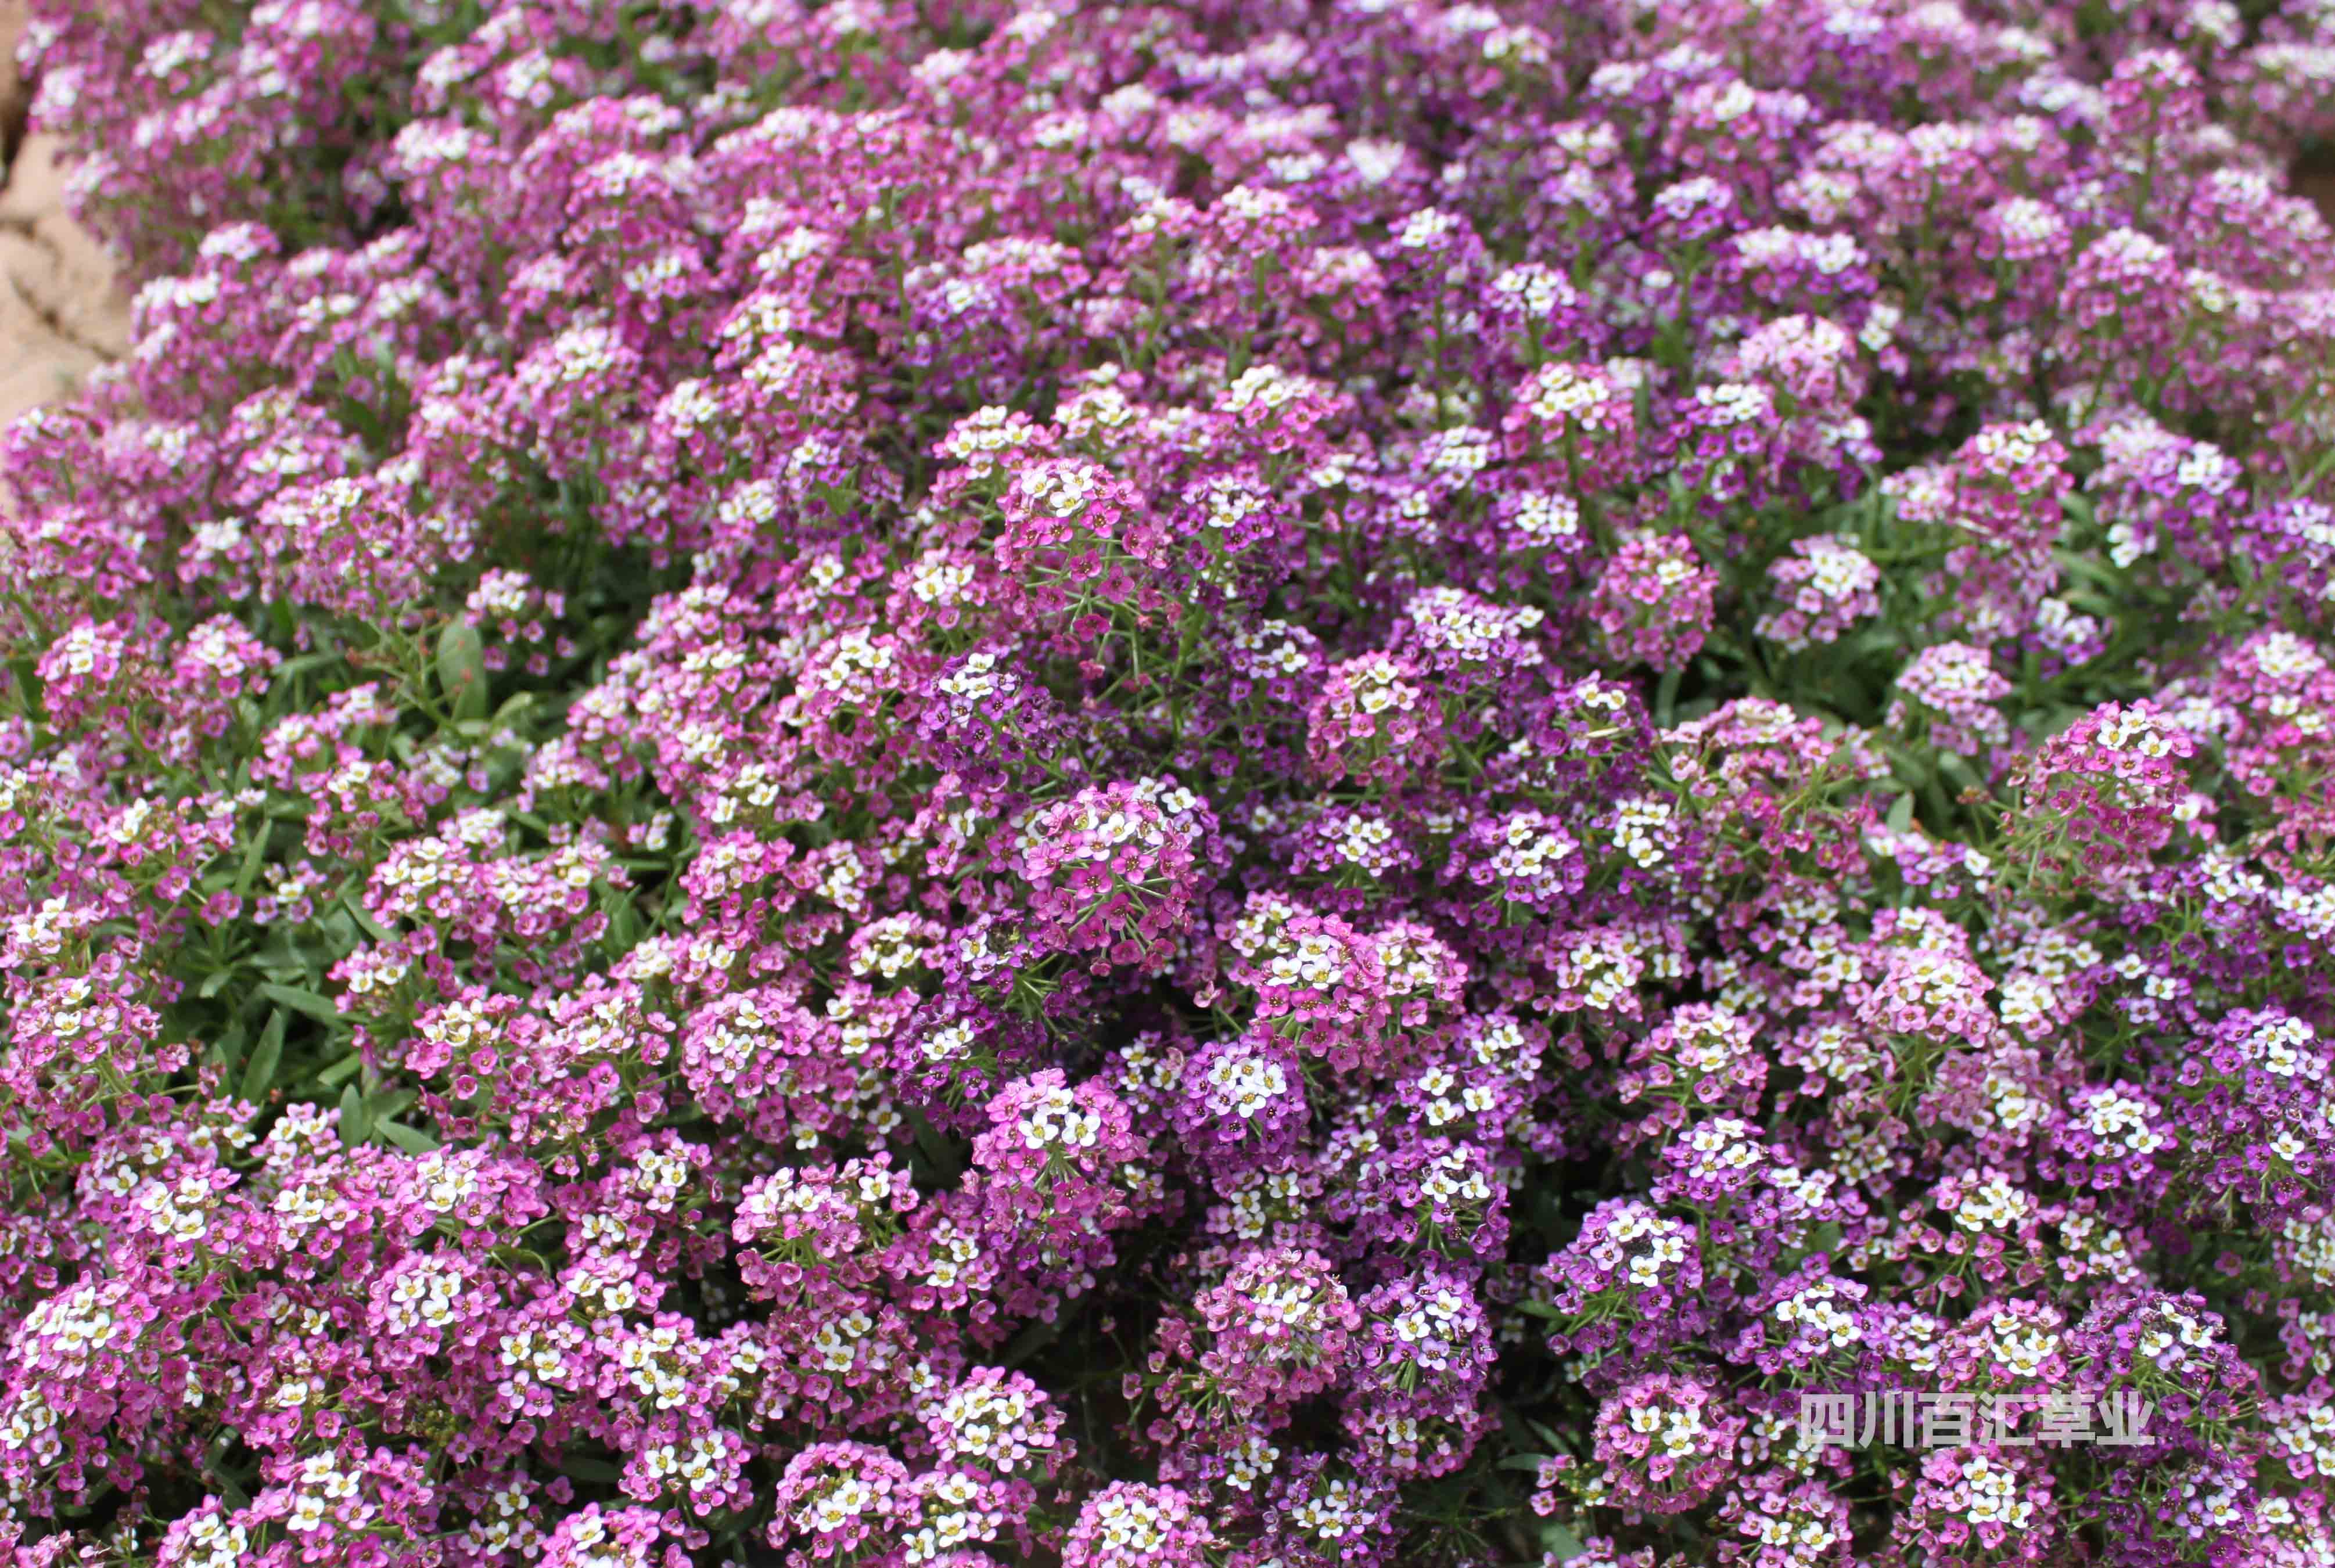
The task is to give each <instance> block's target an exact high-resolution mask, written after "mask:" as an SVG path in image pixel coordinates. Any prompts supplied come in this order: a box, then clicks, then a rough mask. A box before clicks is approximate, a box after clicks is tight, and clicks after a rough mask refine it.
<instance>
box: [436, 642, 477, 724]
mask: <svg viewBox="0 0 2335 1568" xmlns="http://www.w3.org/2000/svg"><path fill="white" fill-rule="evenodd" d="M438 684H439V686H440V688H441V689H442V690H443V691H444V692H445V693H446V700H447V702H450V703H451V704H452V705H453V709H454V717H455V718H456V719H457V720H464V721H468V720H478V719H483V718H485V717H486V714H487V661H486V650H485V647H484V646H483V644H480V641H479V629H478V628H477V627H476V626H473V625H471V624H470V623H469V622H468V621H455V622H451V623H450V624H448V625H447V627H446V629H445V630H444V631H442V632H441V633H439V634H438Z"/></svg>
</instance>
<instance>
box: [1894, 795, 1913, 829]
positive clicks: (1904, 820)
mask: <svg viewBox="0 0 2335 1568" xmlns="http://www.w3.org/2000/svg"><path fill="white" fill-rule="evenodd" d="M1888 822H1889V828H1890V830H1891V831H1892V832H1894V833H1903V832H1904V831H1905V829H1907V828H1911V827H1912V826H1913V825H1914V797H1913V796H1912V795H1910V794H1908V795H1900V796H1899V797H1897V799H1896V803H1895V804H1894V805H1893V806H1891V807H1890V808H1889V818H1888Z"/></svg>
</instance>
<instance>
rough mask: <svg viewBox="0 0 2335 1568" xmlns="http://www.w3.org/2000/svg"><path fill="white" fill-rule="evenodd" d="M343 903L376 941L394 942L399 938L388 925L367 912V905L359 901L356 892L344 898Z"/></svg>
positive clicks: (350, 915)
mask: <svg viewBox="0 0 2335 1568" xmlns="http://www.w3.org/2000/svg"><path fill="white" fill-rule="evenodd" d="M341 904H342V906H343V907H344V908H345V909H347V910H348V912H349V918H350V919H352V920H354V921H355V922H356V923H357V924H359V925H362V926H363V927H364V932H365V934H366V935H367V936H370V937H372V938H373V940H374V941H375V942H394V941H396V940H397V934H396V933H395V932H393V931H392V930H390V928H389V927H388V926H386V925H383V924H382V923H381V922H380V921H378V920H375V919H374V918H373V915H371V914H370V913H368V912H367V910H366V909H365V906H364V905H363V904H361V903H359V902H358V901H357V895H355V894H354V893H352V894H350V895H348V896H347V897H346V898H344V899H342V900H341Z"/></svg>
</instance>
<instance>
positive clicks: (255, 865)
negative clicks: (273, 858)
mask: <svg viewBox="0 0 2335 1568" xmlns="http://www.w3.org/2000/svg"><path fill="white" fill-rule="evenodd" d="M271 826H272V825H271V823H270V822H269V820H268V819H267V818H265V817H263V818H260V820H259V826H258V827H257V828H254V829H253V830H252V834H251V842H250V843H249V844H248V845H247V846H245V847H244V851H243V864H242V865H241V866H237V868H236V873H235V891H236V895H237V897H241V896H243V895H245V894H247V893H249V892H250V891H251V885H252V884H253V883H254V882H256V881H257V880H258V879H259V866H260V862H261V861H263V860H265V859H266V857H267V836H268V832H269V829H270V827H271Z"/></svg>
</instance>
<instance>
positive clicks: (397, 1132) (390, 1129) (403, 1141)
mask: <svg viewBox="0 0 2335 1568" xmlns="http://www.w3.org/2000/svg"><path fill="white" fill-rule="evenodd" d="M373 1130H374V1131H375V1132H378V1133H379V1134H381V1136H382V1137H385V1138H387V1139H388V1140H389V1141H390V1142H392V1143H393V1144H395V1145H396V1146H397V1147H400V1148H402V1149H403V1150H404V1151H405V1152H406V1153H408V1154H428V1153H429V1152H430V1151H431V1149H433V1148H436V1147H438V1140H437V1139H436V1138H434V1137H431V1136H430V1135H429V1134H428V1133H426V1132H423V1131H422V1130H421V1128H417V1127H408V1126H406V1125H405V1124H404V1123H403V1122H402V1121H385V1122H383V1123H382V1124H381V1125H380V1126H379V1127H377V1128H374V1129H373Z"/></svg>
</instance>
